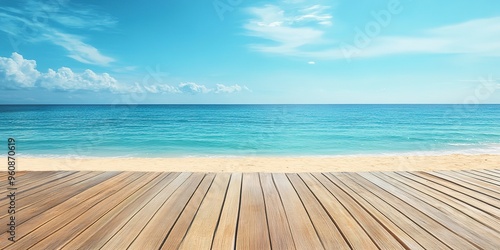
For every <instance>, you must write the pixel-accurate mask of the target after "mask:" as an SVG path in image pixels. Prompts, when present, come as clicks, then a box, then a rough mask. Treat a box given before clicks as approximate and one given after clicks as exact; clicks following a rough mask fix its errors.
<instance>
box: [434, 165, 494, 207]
mask: <svg viewBox="0 0 500 250" xmlns="http://www.w3.org/2000/svg"><path fill="white" fill-rule="evenodd" d="M429 174H431V175H434V176H436V177H439V178H442V179H445V180H447V181H450V182H453V183H455V184H458V185H460V186H462V187H465V188H468V189H470V190H473V191H474V192H477V193H479V194H483V195H487V196H489V197H491V198H493V199H496V200H500V196H499V195H498V194H497V193H496V192H493V191H492V190H490V189H488V188H484V187H482V186H480V184H479V185H478V184H474V183H471V182H470V181H469V180H468V179H472V178H467V176H465V177H460V176H456V175H450V174H444V173H443V172H441V171H439V172H429ZM492 205H494V204H492Z"/></svg>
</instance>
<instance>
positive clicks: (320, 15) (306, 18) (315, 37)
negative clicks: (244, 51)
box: [244, 5, 332, 55]
mask: <svg viewBox="0 0 500 250" xmlns="http://www.w3.org/2000/svg"><path fill="white" fill-rule="evenodd" d="M329 8H330V7H328V6H322V5H313V6H307V7H304V8H301V9H298V10H292V9H284V8H282V7H279V6H276V5H264V6H261V7H253V8H249V9H248V10H247V11H248V13H250V14H251V15H252V16H253V17H252V18H251V19H250V20H248V22H246V23H245V24H244V28H245V30H246V33H245V34H246V35H248V36H254V37H259V38H262V39H265V40H267V41H268V42H267V43H261V44H252V45H250V46H251V48H252V49H254V50H256V51H260V52H267V53H276V54H285V55H289V54H291V55H293V54H295V53H296V52H297V51H301V50H302V49H303V47H304V46H306V45H314V44H320V43H323V42H325V41H324V39H323V35H324V33H325V30H326V29H327V28H328V27H329V26H331V25H332V21H331V19H332V16H331V15H330V14H328V13H327V10H328V9H329ZM269 42H271V43H269Z"/></svg>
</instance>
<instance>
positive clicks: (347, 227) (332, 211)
mask: <svg viewBox="0 0 500 250" xmlns="http://www.w3.org/2000/svg"><path fill="white" fill-rule="evenodd" d="M304 181H306V184H307V186H308V187H309V189H310V190H311V191H312V192H313V193H314V195H315V196H316V197H317V199H318V200H319V202H320V203H321V204H322V206H323V207H324V209H325V211H326V212H327V213H328V215H329V216H330V218H332V220H333V221H334V222H335V224H336V225H337V227H338V228H339V231H340V232H341V234H342V235H343V236H344V238H345V240H346V241H347V243H348V244H349V246H350V247H352V248H354V249H376V248H377V246H376V245H375V243H373V241H372V240H371V239H370V237H369V236H368V235H367V234H366V232H365V231H364V230H363V228H362V227H361V226H360V225H359V224H358V223H357V222H356V220H355V219H354V218H353V217H352V216H351V214H350V213H349V211H347V209H345V207H344V206H342V204H341V203H340V202H339V201H338V200H337V198H335V196H333V195H332V194H331V193H330V192H329V191H328V190H327V189H326V188H325V187H324V186H323V184H322V183H321V182H320V181H318V180H317V179H315V178H314V179H312V178H307V179H304Z"/></svg>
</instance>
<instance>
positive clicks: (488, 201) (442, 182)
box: [412, 172, 500, 209]
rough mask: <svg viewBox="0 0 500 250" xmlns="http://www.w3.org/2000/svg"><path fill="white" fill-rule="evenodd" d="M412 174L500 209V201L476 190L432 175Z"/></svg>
mask: <svg viewBox="0 0 500 250" xmlns="http://www.w3.org/2000/svg"><path fill="white" fill-rule="evenodd" d="M412 174H413V175H416V176H419V177H421V178H424V179H426V180H430V181H432V182H434V183H437V184H439V185H441V186H444V187H447V188H448V189H450V190H455V191H457V192H460V193H462V194H465V195H467V196H469V197H471V198H473V199H476V200H478V201H480V202H483V203H485V204H487V205H488V206H492V207H493V208H495V209H500V201H499V200H497V199H494V198H492V197H491V196H488V195H485V194H482V193H480V192H476V191H475V190H473V189H471V188H470V187H469V186H463V185H460V184H458V183H455V182H453V181H452V180H448V179H445V178H440V177H439V176H435V175H433V174H431V173H426V172H412Z"/></svg>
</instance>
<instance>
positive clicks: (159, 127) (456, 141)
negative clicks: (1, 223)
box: [0, 105, 500, 157]
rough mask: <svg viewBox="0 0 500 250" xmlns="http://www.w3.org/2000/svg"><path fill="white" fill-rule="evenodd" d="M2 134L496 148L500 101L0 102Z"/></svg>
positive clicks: (134, 148) (228, 144)
mask: <svg viewBox="0 0 500 250" xmlns="http://www.w3.org/2000/svg"><path fill="white" fill-rule="evenodd" d="M0 136H1V140H2V141H4V143H5V145H7V142H6V141H7V138H9V137H14V138H15V139H16V140H17V152H18V154H20V155H24V156H37V157H40V156H43V157H68V156H71V157H194V156H203V157H212V156H213V157H216V156H336V155H380V154H382V155H399V154H446V153H467V154H478V153H500V105H70V106H60V105H54V106H52V105H22V106H0Z"/></svg>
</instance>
